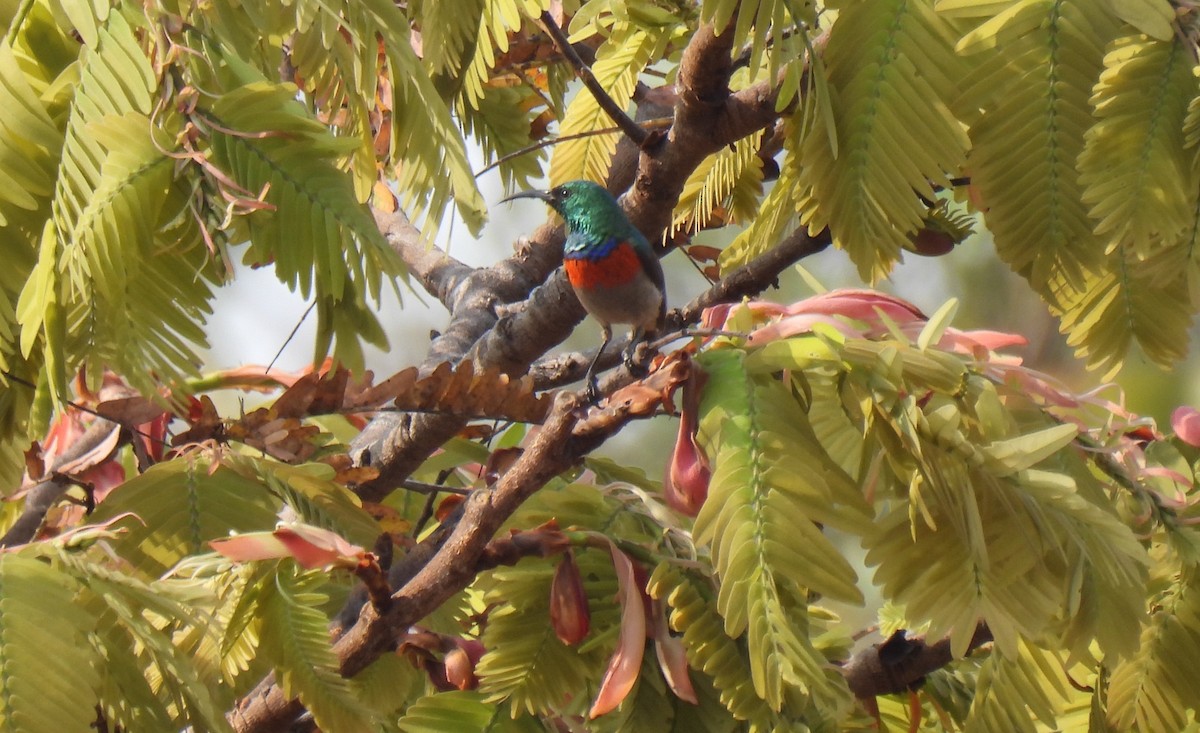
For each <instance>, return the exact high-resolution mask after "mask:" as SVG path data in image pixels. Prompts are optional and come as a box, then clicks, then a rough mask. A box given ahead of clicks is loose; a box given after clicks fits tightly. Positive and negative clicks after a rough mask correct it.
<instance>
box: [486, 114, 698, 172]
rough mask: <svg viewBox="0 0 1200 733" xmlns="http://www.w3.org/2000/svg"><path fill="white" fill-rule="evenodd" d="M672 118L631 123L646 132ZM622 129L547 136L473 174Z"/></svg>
mask: <svg viewBox="0 0 1200 733" xmlns="http://www.w3.org/2000/svg"><path fill="white" fill-rule="evenodd" d="M674 119H675V118H674V117H655V118H654V119H650V120H643V121H642V122H634V123H633V124H635V125H637V126H639V127H640V128H641V129H643V130H645V131H646V132H650V131H653V130H665V129H667V128H668V127H670V126H671V121H672V120H674ZM622 131H623V129H622V128H620V127H601V128H600V129H599V130H585V131H584V132H573V133H571V134H569V135H559V136H558V137H552V138H548V139H546V140H540V141H538V142H536V143H534V144H532V145H526V146H525V147H523V148H521V149H520V150H514V151H512V152H511V153H506V154H504V155H502V156H500V157H499V158H496V160H494V161H492V163H490V164H489V165H486V166H484V167H483V168H481V169H480V170H479V172H478V173H476V174H475V177H476V178H479V177H480V176H482V175H483V174H484V173H487V172H488V171H492V170H495V169H496V168H499V167H500V166H502V165H504V164H505V163H507V162H508V161H510V160H513V159H514V158H520V157H521V156H522V155H529V154H530V153H535V152H537V151H539V150H541V149H542V148H548V147H550V146H551V145H557V144H559V143H565V142H570V141H571V140H581V139H583V138H585V137H595V136H597V135H612V134H613V133H617V132H622Z"/></svg>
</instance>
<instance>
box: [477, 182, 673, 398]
mask: <svg viewBox="0 0 1200 733" xmlns="http://www.w3.org/2000/svg"><path fill="white" fill-rule="evenodd" d="M522 198H532V199H540V200H541V201H544V202H546V203H547V204H549V205H550V207H551V208H553V209H554V210H555V211H556V212H558V214H559V216H561V217H562V219H563V223H564V224H565V226H566V230H567V238H566V242H565V243H564V244H563V269H565V270H566V273H567V280H568V281H569V282H570V283H571V288H572V289H573V290H574V291H575V296H576V297H577V298H579V302H580V304H581V305H583V309H584V310H586V311H587V312H588V313H589V314H590V315H591V316H592V317H593V318H595V319H596V320H597V321H599V323H600V329H601V337H602V338H601V343H600V349H599V351H597V352H596V356H595V358H594V359H592V363H591V364H590V365H589V366H588V370H587V375H586V376H585V378H584V379H585V380H586V382H587V398H588V401H589V402H591V403H592V404H595V403H596V402H598V401H599V395H600V390H599V387H598V386H597V384H596V364H597V363H598V362H599V361H600V357H601V356H602V355H603V354H604V349H605V347H606V346H608V343H609V342H610V341H611V340H612V327H613V325H614V324H621V325H629V326H630V327H631V328H632V333H631V336H630V340H629V346H628V347H626V348H625V350H624V352H623V354H622V356H623V358H624V360H625V364H626V366H633V355H634V351H635V349H636V348H637V345H638V344H639V343H640V342H641V341H642V340H644V339H645V338H646V337H647V336H648V335H651V334H653V333H654V332H656V331H657V330H658V329H659V327H660V326H661V325H662V322H663V318H664V317H665V316H666V312H667V296H666V290H665V284H664V280H663V270H662V265H661V264H659V261H658V257H657V256H655V254H654V250H653V249H652V248H651V247H650V242H648V241H647V240H646V237H645V236H644V235H643V234H642V233H641V231H639V230H638V228H637V227H636V226H634V225H633V222H631V221H629V218H628V217H627V216H625V212H624V211H623V210H622V209H621V206H620V204H618V203H617V200H616V199H615V198H613V195H612V194H610V193H609V192H608V190H607V189H605V188H604V187H603V186H600V185H599V184H597V183H594V182H592V181H582V180H580V181H568V182H566V183H563V184H560V185H558V186H555V187H553V188H551V189H550V190H548V191H536V190H535V191H522V192H520V193H517V194H514V195H512V196H509V197H508V198H505V199H503V200H501V202H500V203H504V202H507V201H513V200H515V199H522Z"/></svg>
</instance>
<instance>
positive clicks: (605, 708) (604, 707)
mask: <svg viewBox="0 0 1200 733" xmlns="http://www.w3.org/2000/svg"><path fill="white" fill-rule="evenodd" d="M609 550H610V551H611V552H612V559H613V567H615V568H616V571H617V585H618V589H619V590H618V592H619V593H620V600H621V632H620V635H619V636H618V637H617V649H616V651H614V652H613V655H612V658H611V659H609V660H608V669H607V670H605V672H604V679H603V680H601V682H600V692H599V693H597V694H596V700H595V702H593V703H592V709H591V710H589V711H588V717H589V718H598V717H600V716H601V715H604V714H605V713H608V712H611V711H613V710H615V709H616V708H617V706H618V705H620V704H621V702H622V701H623V700H624V699H625V697H626V695H628V694H629V691H630V690H632V689H633V685H634V684H635V683H636V682H637V678H638V673H639V672H640V671H641V668H642V655H643V654H645V651H646V610H645V607H644V606H643V604H642V591H641V589H640V588H639V587H638V585H637V581H636V579H635V576H634V572H633V563H632V562H630V560H629V557H628V556H627V555H626V554H625V553H624V552H621V551H620V550H618V549H617V546H616V545H614V544H611V543H610V545H609Z"/></svg>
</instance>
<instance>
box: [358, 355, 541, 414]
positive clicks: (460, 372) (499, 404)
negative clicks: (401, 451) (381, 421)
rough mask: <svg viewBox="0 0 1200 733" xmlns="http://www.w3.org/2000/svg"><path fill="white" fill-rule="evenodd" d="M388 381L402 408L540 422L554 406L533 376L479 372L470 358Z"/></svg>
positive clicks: (411, 370)
mask: <svg viewBox="0 0 1200 733" xmlns="http://www.w3.org/2000/svg"><path fill="white" fill-rule="evenodd" d="M384 384H386V385H387V386H388V390H389V391H394V392H395V402H394V404H395V406H396V407H398V408H400V409H402V410H412V411H417V412H447V413H453V414H456V415H466V416H470V417H489V418H499V419H503V420H513V421H515V422H532V423H540V422H542V421H543V420H544V419H545V418H546V413H547V412H548V411H549V409H550V401H549V399H548V398H547V397H545V396H542V395H537V394H535V393H534V389H533V380H532V379H531V378H530V377H522V378H520V379H513V378H512V377H510V376H509V375H508V374H505V373H504V372H501V371H498V370H485V371H482V372H478V373H476V371H475V367H474V366H473V365H472V363H471V362H470V361H469V360H468V361H463V362H461V363H460V364H459V365H458V366H457V367H454V366H453V365H451V364H450V363H449V362H443V363H441V364H439V365H438V366H437V367H436V368H434V370H433V371H432V372H430V373H428V374H426V375H425V376H419V372H418V371H417V370H416V369H415V368H410V369H406V370H404V371H403V372H400V373H399V374H397V375H395V376H394V377H392V378H391V379H389V380H387V382H385V383H384ZM381 386H382V385H381ZM371 396H372V397H373V398H377V397H378V396H379V394H378V393H375V394H372V395H371Z"/></svg>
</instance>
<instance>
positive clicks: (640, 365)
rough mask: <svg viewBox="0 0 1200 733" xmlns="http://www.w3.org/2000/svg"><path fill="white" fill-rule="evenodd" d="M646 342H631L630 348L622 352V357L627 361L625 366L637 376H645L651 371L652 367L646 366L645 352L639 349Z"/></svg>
mask: <svg viewBox="0 0 1200 733" xmlns="http://www.w3.org/2000/svg"><path fill="white" fill-rule="evenodd" d="M643 343H644V342H638V343H635V344H630V345H629V347H628V348H626V349H625V350H624V351H622V352H621V358H622V360H623V361H624V362H625V368H626V369H628V370H629V373H630V374H632V375H633V376H635V377H644V376H646V375H647V374H649V373H650V368H649V367H648V366H646V360H645V359H644V358H643V356H644V353H642V352H641V351H640V350H639V348H638V347H639V346H641V345H642V344H643Z"/></svg>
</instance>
